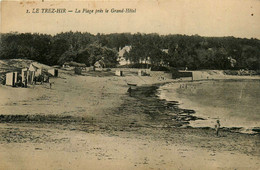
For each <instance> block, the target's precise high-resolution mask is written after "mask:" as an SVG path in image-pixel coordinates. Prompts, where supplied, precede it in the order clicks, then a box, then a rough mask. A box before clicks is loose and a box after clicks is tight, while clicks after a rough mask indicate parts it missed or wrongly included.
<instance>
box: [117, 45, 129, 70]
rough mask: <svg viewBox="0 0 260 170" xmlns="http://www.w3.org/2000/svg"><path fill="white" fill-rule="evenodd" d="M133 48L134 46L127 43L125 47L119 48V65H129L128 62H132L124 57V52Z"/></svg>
mask: <svg viewBox="0 0 260 170" xmlns="http://www.w3.org/2000/svg"><path fill="white" fill-rule="evenodd" d="M131 49H132V46H131V45H126V46H125V47H123V48H119V51H118V59H117V60H118V62H119V65H127V64H131V62H130V61H129V60H126V59H125V57H124V54H125V53H126V52H128V53H129V52H130V50H131Z"/></svg>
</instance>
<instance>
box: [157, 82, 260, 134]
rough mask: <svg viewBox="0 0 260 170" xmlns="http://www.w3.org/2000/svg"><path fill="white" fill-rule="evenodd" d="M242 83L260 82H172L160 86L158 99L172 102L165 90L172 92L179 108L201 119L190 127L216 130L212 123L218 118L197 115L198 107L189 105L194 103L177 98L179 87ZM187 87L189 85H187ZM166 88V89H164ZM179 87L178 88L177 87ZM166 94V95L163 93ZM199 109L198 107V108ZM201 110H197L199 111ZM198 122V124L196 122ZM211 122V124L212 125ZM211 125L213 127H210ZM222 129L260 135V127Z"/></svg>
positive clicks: (186, 99)
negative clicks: (191, 112) (209, 83)
mask: <svg viewBox="0 0 260 170" xmlns="http://www.w3.org/2000/svg"><path fill="white" fill-rule="evenodd" d="M241 80H242V81H245V82H247V81H253V82H255V81H259V79H214V80H196V81H178V82H170V83H166V84H162V85H159V86H158V90H157V91H158V97H159V98H160V99H161V100H166V101H172V99H167V97H166V96H165V94H164V93H165V92H164V91H165V90H166V91H169V90H170V91H171V93H173V95H172V96H175V97H171V98H173V101H174V102H176V103H177V104H178V106H179V108H181V109H190V110H193V111H194V112H195V114H194V116H195V117H198V118H200V119H199V120H195V121H194V122H190V127H192V128H211V129H214V123H212V120H215V119H216V118H213V117H211V118H210V117H208V118H207V117H206V115H204V114H201V113H200V114H199V113H197V112H196V111H195V110H196V107H195V108H194V107H193V105H194V104H195V103H194V104H193V105H191V106H190V104H189V103H193V102H192V101H190V100H189V99H188V98H183V99H181V98H179V97H177V93H178V92H176V90H177V89H178V88H179V86H180V85H181V84H185V83H188V84H193V85H194V84H195V85H196V84H198V83H199V84H201V83H208V82H238V81H239V82H241ZM186 85H187V84H186ZM164 86H166V87H164ZM167 86H170V89H167ZM177 86H178V87H177ZM163 92H164V93H163ZM174 94H175V95H174ZM197 107H198V106H197ZM198 109H199V108H197V110H198ZM218 119H219V118H218ZM196 121H197V122H196ZM210 122H211V123H210ZM210 124H211V125H212V126H210ZM221 129H225V130H229V131H230V132H235V133H245V134H260V127H256V126H254V127H251V128H245V127H241V126H238V127H237V126H226V127H225V126H224V127H222V128H221Z"/></svg>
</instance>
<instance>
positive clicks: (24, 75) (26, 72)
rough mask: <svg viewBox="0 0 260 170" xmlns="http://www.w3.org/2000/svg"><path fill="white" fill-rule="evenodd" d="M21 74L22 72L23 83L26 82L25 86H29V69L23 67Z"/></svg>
mask: <svg viewBox="0 0 260 170" xmlns="http://www.w3.org/2000/svg"><path fill="white" fill-rule="evenodd" d="M21 74H22V83H23V84H24V87H27V83H28V78H29V69H28V68H23V69H22V72H21Z"/></svg>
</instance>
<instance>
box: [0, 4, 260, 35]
mask: <svg viewBox="0 0 260 170" xmlns="http://www.w3.org/2000/svg"><path fill="white" fill-rule="evenodd" d="M42 1H44V2H42ZM36 8H39V10H40V13H32V12H33V9H36ZM43 8H44V9H50V8H51V9H53V8H54V9H58V8H59V9H60V8H62V9H66V11H67V12H66V13H42V9H43ZM112 8H114V9H126V8H131V9H134V10H136V12H135V13H111V9H112ZM76 9H77V10H81V12H80V13H75V10H76ZM83 9H85V10H94V13H95V10H96V9H102V10H103V13H98V14H94V13H92V14H89V13H82V10H83ZM105 9H107V10H108V11H109V12H108V13H105ZM27 10H28V11H29V12H30V13H26V11H27ZM68 10H72V11H73V12H68ZM66 31H81V32H90V33H92V34H97V33H121V32H130V33H136V32H140V33H159V34H163V35H165V34H186V35H195V34H198V35H201V36H214V37H221V36H234V37H241V38H257V39H260V0H149V1H148V0H138V1H137V0H133V1H130V0H113V1H111V0H110V1H109V0H103V1H102V0H99V1H82V0H81V1H75V0H73V1H61V0H60V1H48V0H41V1H10V0H2V2H1V32H2V33H7V32H32V33H48V34H56V33H59V32H66Z"/></svg>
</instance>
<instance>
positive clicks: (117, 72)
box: [115, 70, 123, 76]
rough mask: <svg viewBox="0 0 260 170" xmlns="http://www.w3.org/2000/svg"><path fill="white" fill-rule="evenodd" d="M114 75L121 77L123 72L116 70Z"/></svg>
mask: <svg viewBox="0 0 260 170" xmlns="http://www.w3.org/2000/svg"><path fill="white" fill-rule="evenodd" d="M115 75H116V76H123V71H121V70H116V73H115Z"/></svg>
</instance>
